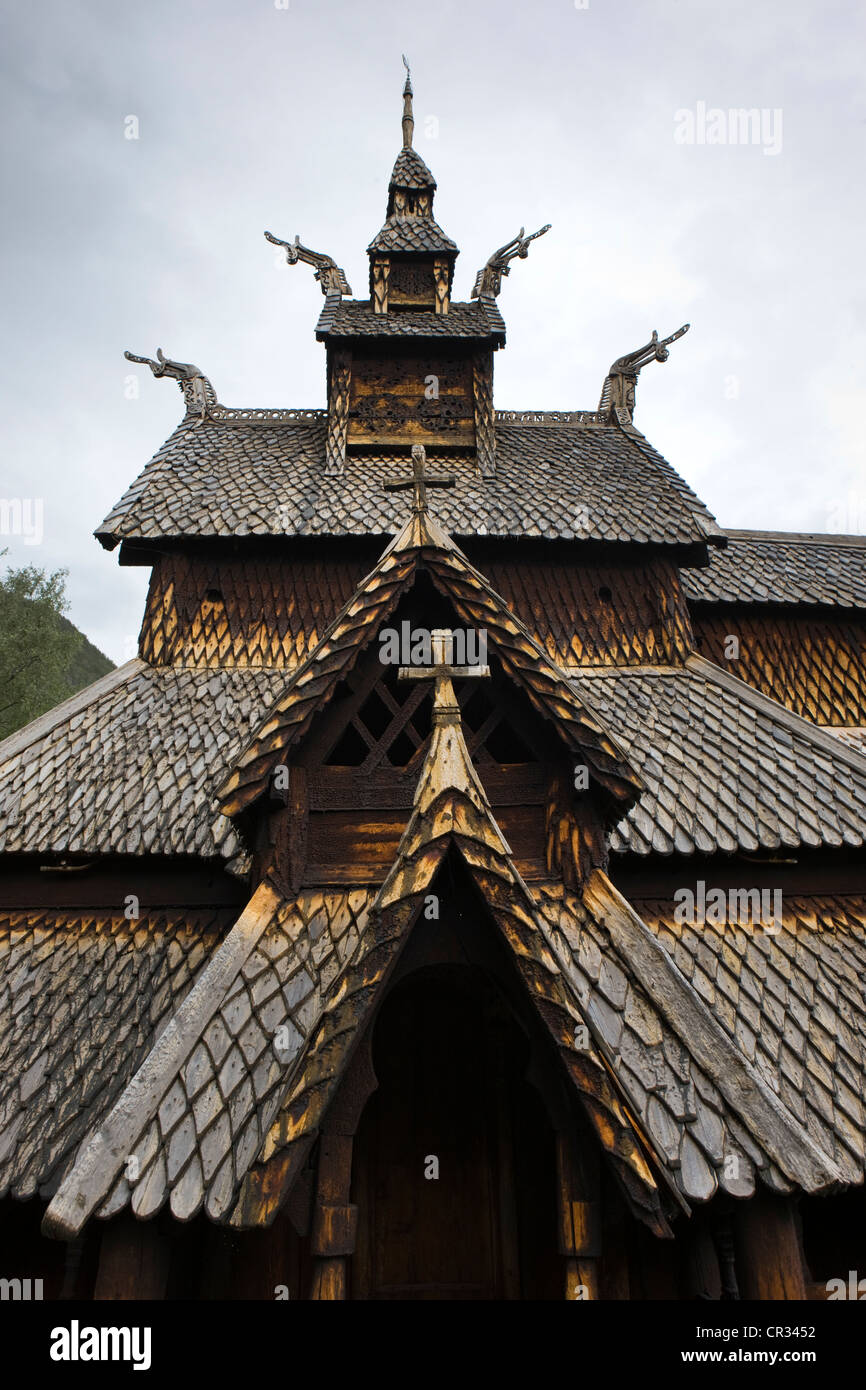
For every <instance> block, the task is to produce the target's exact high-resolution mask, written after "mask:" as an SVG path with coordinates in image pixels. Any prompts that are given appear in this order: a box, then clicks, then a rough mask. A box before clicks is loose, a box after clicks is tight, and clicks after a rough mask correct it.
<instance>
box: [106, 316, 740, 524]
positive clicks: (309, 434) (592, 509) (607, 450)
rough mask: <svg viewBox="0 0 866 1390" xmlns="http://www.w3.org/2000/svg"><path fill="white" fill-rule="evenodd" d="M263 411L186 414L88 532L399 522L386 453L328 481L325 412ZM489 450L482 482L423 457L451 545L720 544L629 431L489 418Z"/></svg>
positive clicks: (468, 467) (471, 471)
mask: <svg viewBox="0 0 866 1390" xmlns="http://www.w3.org/2000/svg"><path fill="white" fill-rule="evenodd" d="M381 317H384V316H382V315H380V318H381ZM407 317H408V316H407ZM415 317H418V316H417V315H416V316H415ZM442 317H443V316H441V315H435V314H434V315H431V318H436V319H441V318H442ZM449 317H450V316H449ZM238 414H239V415H241V414H243V412H239V413H238ZM276 414H277V417H278V418H275V419H263V420H256V419H247V418H225V419H219V420H211V419H205V420H204V421H199V420H198V419H197V417H194V416H190V417H187V419H186V420H185V421H184V422H183V423H182V424H181V425H180V426H179V427H178V428H177V429H176V430H175V432H174V433H173V434H172V435H171V437H170V438H169V439H168V440H167V441H166V443H165V444H164V445H163V447H162V448H161V449H160V450H159V452H158V453H157V454H155V455H154V457H153V459H152V460H151V461H150V463H149V464H148V465H147V467H146V468H145V469H144V471H143V472H142V473H141V474H140V475H139V477H138V478H137V479H136V481H135V482H134V483H133V484H132V486H131V487H130V488H129V489H128V490H127V492H126V493H125V494H124V496H123V497H122V498H121V500H120V501H119V502H118V504H117V505H116V506H115V507H114V508H113V509H112V510H111V512H110V513H109V514H108V516H107V517H106V519H105V521H104V522H103V523H102V525H101V526H100V527H99V529H98V530H97V532H96V534H97V536H98V537H99V539H100V540H101V541H102V544H103V545H105V546H106V547H108V548H109V549H110V548H112V547H113V546H115V545H116V544H117V543H118V542H119V541H121V540H124V539H136V540H156V539H158V538H168V537H202V538H210V537H213V538H216V537H223V538H229V537H231V538H235V537H255V536H262V537H264V536H267V537H279V536H350V535H357V536H361V535H375V536H389V535H393V534H394V532H395V530H396V529H397V528H398V526H399V525H400V522H401V518H402V516H403V515H405V513H404V511H403V509H402V503H401V502H400V501H399V499H398V497H397V496H396V495H395V494H393V493H391V494H389V493H388V492H386V491H385V487H384V484H385V481H386V479H387V478H389V477H391V476H392V475H393V474H394V472H395V470H396V468H397V464H398V462H399V460H398V459H397V458H396V456H392V455H386V454H374V455H366V456H364V457H363V458H361V457H353V456H351V455H350V456H349V457H348V458H347V460H346V463H345V467H344V471H343V472H342V473H341V474H340V475H339V476H335V477H331V476H327V475H326V473H325V436H326V430H327V422H326V418H325V416H324V413H322V414H321V415H320V416H319V417H318V418H316V419H314V420H307V419H304V420H300V421H297V420H287V419H285V418H284V417H282V416H281V413H280V412H276ZM496 446H497V453H496V476H495V477H493V478H488V479H483V478H482V477H481V476H480V474H479V471H478V467H477V464H476V461H475V458H474V456H472V455H469V454H466V455H458V456H456V457H455V456H453V455H449V456H448V457H447V458H446V457H445V456H439V455H437V454H436V453H435V451H431V452H430V453H429V454H428V460H429V462H430V465H431V466H432V467H433V468H434V469H436V468H439V469H442V470H443V471H445V470H447V471H448V472H451V473H453V474H454V477H455V480H456V481H455V485H454V487H453V488H451V489H449V490H447V491H444V490H443V491H441V492H439V493H437V495H436V496H435V497H434V498H432V499H431V501H430V509H431V512H432V513H433V514H434V515H435V517H436V519H437V520H438V521H439V523H440V524H441V525H442V526H443V527H444V528H445V529H446V530H447V531H448V532H449V533H450V534H452V535H454V536H457V537H466V536H474V535H487V536H511V537H523V536H536V537H544V538H547V539H551V540H555V539H569V540H586V541H622V542H637V543H642V544H656V545H682V546H685V545H695V544H704V543H705V542H707V541H711V542H713V541H716V540H719V539H720V538H722V532H721V531H720V529H719V528H718V526H717V525H716V523H715V521H714V520H713V518H712V516H711V515H710V513H709V512H708V511H707V509H706V507H704V505H703V503H702V502H700V501H699V500H698V498H697V497H696V496H695V494H694V493H693V492H692V490H691V489H690V488H689V487H688V485H687V484H686V483H685V482H683V480H682V479H681V478H680V477H679V476H678V475H677V474H676V473H675V472H674V470H673V469H672V468H671V466H670V464H669V463H667V461H666V460H665V459H664V458H662V456H661V455H660V454H659V453H657V452H656V451H655V450H654V449H653V448H652V447H651V446H650V445H649V444H648V443H647V441H646V440H645V439H644V438H643V436H642V435H639V434H637V432H636V431H632V430H630V431H628V432H626V431H624V430H622V429H621V428H619V426H617V425H612V426H594V425H588V426H583V425H575V424H559V423H557V424H516V423H502V424H497V427H496Z"/></svg>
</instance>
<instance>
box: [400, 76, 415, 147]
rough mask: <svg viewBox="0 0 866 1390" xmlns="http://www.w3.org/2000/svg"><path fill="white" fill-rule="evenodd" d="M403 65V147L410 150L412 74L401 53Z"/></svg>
mask: <svg viewBox="0 0 866 1390" xmlns="http://www.w3.org/2000/svg"><path fill="white" fill-rule="evenodd" d="M402 56H403V66H404V68H405V69H406V81H405V82H404V84H403V149H404V150H411V148H412V132H413V130H414V129H415V119H414V117H413V115H412V74H411V72H410V71H409V64H408V63H407V62H406V54H405V53H404V54H403V55H402Z"/></svg>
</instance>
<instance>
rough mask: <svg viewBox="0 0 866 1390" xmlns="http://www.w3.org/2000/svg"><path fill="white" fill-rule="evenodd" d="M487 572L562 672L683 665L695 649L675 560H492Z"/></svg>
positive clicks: (487, 562) (486, 563) (487, 559)
mask: <svg viewBox="0 0 866 1390" xmlns="http://www.w3.org/2000/svg"><path fill="white" fill-rule="evenodd" d="M482 568H483V570H484V572H485V574H486V575H487V576H488V578H489V580H490V583H491V584H492V585H493V587H494V588H495V589H496V590H497V591H498V592H499V593H500V594H502V596H503V598H505V599H506V600H507V601H508V603H509V605H510V606H512V607H513V609H514V612H515V613H516V614H517V616H518V617H519V618H520V619H521V621H522V622H524V623H525V624H526V626H527V627H528V628H529V630H530V632H532V633H533V634H534V636H535V637H536V638H537V640H538V641H539V642H540V643H541V645H542V646H543V647H544V649H545V651H546V652H547V654H548V656H550V657H551V658H552V660H554V661H556V662H558V663H559V664H560V665H562V666H610V665H613V666H642V665H668V664H672V665H679V664H681V663H682V662H683V661H684V660H685V657H686V655H687V653H688V650H689V648H690V647H691V645H692V637H691V624H690V621H689V614H688V609H687V606H686V602H685V599H684V597H683V593H682V589H681V586H680V579H679V571H678V570H677V568H676V566H675V565H673V564H671V562H670V561H669V560H653V561H648V562H646V563H645V564H634V563H632V564H628V565H616V566H615V565H598V564H593V565H588V564H577V563H575V562H574V561H573V560H572V559H568V558H565V557H562V558H559V559H556V560H542V559H540V558H538V559H535V558H533V559H532V560H526V561H523V562H522V563H515V561H514V560H513V559H509V560H508V561H505V560H503V559H497V558H494V556H493V555H490V554H488V555H486V556H485V557H484V563H483V565H482Z"/></svg>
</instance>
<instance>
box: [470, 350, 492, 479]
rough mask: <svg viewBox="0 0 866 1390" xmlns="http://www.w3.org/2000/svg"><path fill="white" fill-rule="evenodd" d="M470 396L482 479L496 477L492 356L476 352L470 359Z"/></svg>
mask: <svg viewBox="0 0 866 1390" xmlns="http://www.w3.org/2000/svg"><path fill="white" fill-rule="evenodd" d="M472 395H473V400H474V403H475V451H476V458H477V459H478V467H479V470H480V472H481V476H482V478H494V477H495V476H496V431H495V424H494V420H495V417H494V413H493V354H492V353H491V352H476V353H474V354H473V358H472Z"/></svg>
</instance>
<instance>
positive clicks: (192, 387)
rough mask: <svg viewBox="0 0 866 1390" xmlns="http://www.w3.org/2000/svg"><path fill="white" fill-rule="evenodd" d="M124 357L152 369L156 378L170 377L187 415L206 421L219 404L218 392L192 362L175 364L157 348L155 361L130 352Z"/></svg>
mask: <svg viewBox="0 0 866 1390" xmlns="http://www.w3.org/2000/svg"><path fill="white" fill-rule="evenodd" d="M123 355H124V357H125V358H126V360H127V362H140V363H141V364H142V366H146V367H150V370H151V371H152V372H153V375H154V376H156V377H160V376H168V377H171V379H172V381H176V382H177V384H178V386H179V387H180V389H181V393H182V395H183V398H184V400H185V401H186V409H187V414H189V415H193V414H195V415H198V417H199V420H204V418H205V416H207V415H209V414H210V411H211V408H212V407H213V406H215V405H216V404H217V398H216V391H215V390H214V389H213V386H212V385H211V383H210V381H209V380H208V378H207V377H206V376H205V374H204V372H203V371H202V370H201V368H200V367H196V366H194V365H193V363H192V362H174V361H172V359H171V358H170V357H166V355H165V353H164V352H163V350H162V348H157V350H156V360H155V361H154V359H153V358H152V357H139V356H138V355H137V354H136V353H134V352H129V351H128V350H127V351H126V352H125V353H124V354H123Z"/></svg>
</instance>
